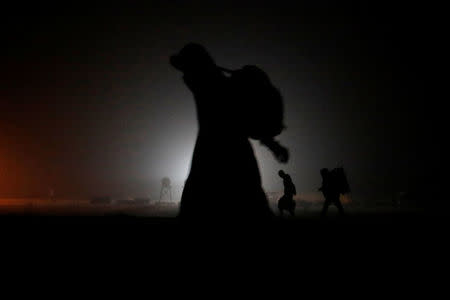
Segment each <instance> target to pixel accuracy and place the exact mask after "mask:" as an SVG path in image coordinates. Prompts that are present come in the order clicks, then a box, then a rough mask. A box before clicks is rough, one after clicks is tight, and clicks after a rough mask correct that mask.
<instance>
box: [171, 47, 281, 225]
mask: <svg viewBox="0 0 450 300" xmlns="http://www.w3.org/2000/svg"><path fill="white" fill-rule="evenodd" d="M170 62H171V64H172V66H173V67H175V68H176V69H177V70H179V71H181V72H182V73H183V80H184V83H185V84H186V86H187V87H188V88H189V89H190V91H191V92H192V94H193V96H194V100H195V104H196V108H197V120H198V135H197V140H196V143H195V147H194V152H193V156H192V161H191V168H190V172H189V175H188V178H187V180H186V183H185V186H184V189H183V193H182V197H181V202H180V209H179V214H178V217H179V218H180V219H181V220H194V221H197V220H204V219H208V220H210V221H213V220H214V221H216V220H218V221H228V220H229V221H230V222H233V223H234V222H235V221H238V220H241V221H243V220H245V221H247V220H269V219H272V218H273V216H274V214H273V212H272V210H271V209H270V207H269V204H268V201H267V198H266V195H265V193H264V191H263V189H262V186H261V178H260V173H259V169H258V165H257V161H256V158H255V155H254V152H253V149H252V146H251V144H250V141H249V137H251V132H250V129H249V126H248V124H251V123H253V121H252V120H251V119H249V118H250V116H251V115H252V114H249V113H248V112H249V110H250V109H251V110H253V111H254V114H257V112H258V107H252V105H251V104H252V103H254V102H252V101H253V100H254V101H257V100H258V99H253V98H252V99H249V98H248V93H247V92H246V91H247V90H248V89H247V90H246V89H245V80H243V81H239V77H236V76H234V74H238V75H239V74H241V75H242V74H243V73H242V72H238V71H236V72H235V73H234V71H231V70H226V69H224V68H220V67H219V66H217V65H216V64H215V62H214V60H213V59H212V57H211V56H210V54H209V53H208V52H207V50H206V49H205V48H204V47H203V46H202V45H199V44H195V43H189V44H187V45H185V46H184V47H183V48H182V49H181V50H180V52H179V53H177V54H175V55H172V56H171V58H170ZM246 70H249V69H246ZM252 70H253V69H252ZM226 73H228V74H226ZM230 74H231V76H230ZM240 84H242V85H240ZM266 94H267V93H266ZM255 95H258V90H255ZM267 123H270V121H267ZM256 138H258V139H259V140H260V141H261V143H262V144H264V145H266V146H267V147H269V149H271V150H272V151H273V153H274V155H275V156H276V157H277V158H278V159H279V160H280V161H282V162H286V161H287V159H288V152H287V150H286V149H285V148H284V147H283V146H281V145H279V144H278V142H276V141H275V140H274V139H273V134H272V136H270V134H269V135H267V136H264V135H261V136H258V137H256ZM231 191H233V193H231ZM236 195H237V196H236Z"/></svg>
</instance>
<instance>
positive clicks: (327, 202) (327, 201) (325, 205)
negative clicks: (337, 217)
mask: <svg viewBox="0 0 450 300" xmlns="http://www.w3.org/2000/svg"><path fill="white" fill-rule="evenodd" d="M329 205H330V201H329V200H328V199H325V202H324V203H323V208H322V211H321V213H320V216H321V217H325V215H326V214H327V211H328V206H329Z"/></svg>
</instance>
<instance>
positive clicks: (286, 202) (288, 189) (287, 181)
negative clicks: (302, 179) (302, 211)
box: [278, 170, 297, 216]
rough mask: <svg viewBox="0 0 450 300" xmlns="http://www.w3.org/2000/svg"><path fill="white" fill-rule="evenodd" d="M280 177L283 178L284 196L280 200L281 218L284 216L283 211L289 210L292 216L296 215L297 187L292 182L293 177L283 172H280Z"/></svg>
mask: <svg viewBox="0 0 450 300" xmlns="http://www.w3.org/2000/svg"><path fill="white" fill-rule="evenodd" d="M278 175H279V176H280V177H281V178H283V185H284V195H283V196H282V197H281V198H280V200H278V210H279V211H280V216H283V211H284V210H287V211H288V212H289V213H290V214H291V216H294V215H295V205H296V203H295V201H294V195H296V194H297V191H296V189H295V185H294V183H293V182H292V179H291V176H290V175H289V174H286V173H285V172H284V171H283V170H280V171H278Z"/></svg>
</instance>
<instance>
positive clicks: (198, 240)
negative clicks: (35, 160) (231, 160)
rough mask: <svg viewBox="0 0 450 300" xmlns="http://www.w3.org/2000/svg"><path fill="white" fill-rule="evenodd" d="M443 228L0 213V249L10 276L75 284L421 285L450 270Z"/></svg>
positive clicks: (368, 219) (411, 219) (397, 218)
mask: <svg viewBox="0 0 450 300" xmlns="http://www.w3.org/2000/svg"><path fill="white" fill-rule="evenodd" d="M448 225H449V218H448V216H447V215H446V214H444V213H435V212H414V213H413V212H408V213H405V212H404V213H399V212H397V213H396V212H392V213H353V214H349V215H347V216H346V217H344V218H341V217H339V216H337V215H330V216H329V217H327V218H325V219H321V218H319V217H318V216H317V214H311V215H309V216H307V215H302V216H299V217H297V218H295V219H285V220H281V219H278V220H275V221H273V222H267V223H258V224H255V223H246V224H238V223H236V222H234V221H233V220H230V222H227V224H210V223H202V222H199V223H195V224H186V223H182V222H180V221H179V220H177V219H176V218H173V217H166V218H162V217H161V218H158V217H136V216H127V215H108V216H44V215H3V216H0V229H1V232H2V234H1V245H2V248H1V249H0V251H1V253H2V257H3V258H5V259H4V261H5V262H8V261H9V262H11V263H12V265H13V269H17V264H18V263H20V264H22V265H25V267H26V270H30V269H31V270H35V271H36V272H37V273H40V272H42V271H43V270H47V269H48V268H49V265H52V268H54V266H56V268H58V270H59V271H58V272H64V273H72V272H74V271H73V270H77V272H79V273H80V274H82V275H81V276H83V277H80V278H87V277H89V276H90V277H91V280H93V281H92V282H94V283H95V282H96V281H97V280H101V278H105V276H111V274H113V277H114V278H113V279H114V280H115V281H111V282H116V281H119V282H120V281H121V280H122V279H123V278H130V276H134V275H136V274H141V275H139V276H140V278H142V279H147V278H148V276H156V277H158V278H161V276H164V280H165V281H166V278H167V280H170V278H177V279H180V278H182V279H183V281H185V280H193V281H194V282H196V284H198V278H199V277H198V276H202V278H203V280H210V281H211V282H213V283H217V282H218V281H217V278H218V276H223V277H225V278H226V280H232V279H236V278H240V280H241V281H242V282H246V281H247V279H248V278H249V277H252V278H260V280H269V279H270V280H269V282H273V281H272V278H277V279H279V280H280V279H281V280H287V278H288V277H289V279H291V280H292V281H293V282H295V286H303V283H302V282H301V281H299V280H300V279H299V278H308V280H312V281H313V282H316V283H320V284H322V283H323V282H324V280H325V281H326V280H331V279H330V276H331V278H334V279H333V280H335V279H338V280H340V281H341V282H345V284H347V285H350V286H353V284H354V282H357V281H358V280H359V281H363V282H365V283H366V284H369V285H370V286H372V285H376V286H378V285H383V286H384V285H386V284H387V283H393V284H394V283H395V284H397V281H398V280H399V279H402V278H408V282H411V281H409V278H416V279H417V278H421V281H422V280H423V279H424V276H425V277H429V276H430V274H434V273H433V272H434V271H433V272H431V270H432V269H435V268H437V267H438V268H444V269H447V268H449V267H450V264H449V259H448V257H449V256H450V251H449V250H450V246H449V243H448V236H449V233H448V228H449V227H450V226H448ZM5 251H6V253H5ZM60 268H62V270H61V269H60ZM123 269H127V270H128V271H126V272H124V271H122V270H123ZM20 270H25V269H20ZM53 270H54V269H53ZM119 270H120V271H119ZM420 270H426V272H425V271H420ZM292 271H295V273H291V272H292ZM27 272H28V271H27ZM92 272H94V273H92ZM105 273H106V274H105ZM55 274H60V273H55ZM99 274H101V275H99ZM133 274H134V275H133ZM161 274H164V275H161ZM417 276H419V277H417ZM388 278H390V279H388ZM167 282H170V281H167ZM205 282H206V281H205ZM208 282H209V281H208ZM292 284H294V283H292ZM246 286H247V285H246ZM257 287H258V289H259V288H262V287H260V286H259V285H257ZM274 288H276V286H274ZM296 290H297V289H296V288H293V290H291V291H296Z"/></svg>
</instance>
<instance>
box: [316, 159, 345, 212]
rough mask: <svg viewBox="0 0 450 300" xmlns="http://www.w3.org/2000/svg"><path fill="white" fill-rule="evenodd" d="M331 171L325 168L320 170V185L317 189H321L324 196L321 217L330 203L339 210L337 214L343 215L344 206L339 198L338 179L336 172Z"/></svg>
mask: <svg viewBox="0 0 450 300" xmlns="http://www.w3.org/2000/svg"><path fill="white" fill-rule="evenodd" d="M333 171H334V170H333ZM333 171H330V170H328V169H327V168H323V169H321V170H320V175H322V186H321V187H320V188H319V191H322V194H323V196H324V197H325V202H324V204H323V208H322V212H321V214H320V215H321V216H322V217H324V216H325V215H326V213H327V211H328V206H330V204H334V205H336V207H337V209H338V210H339V214H340V215H341V216H343V215H344V208H343V207H342V204H341V201H340V199H339V197H340V195H341V192H340V187H339V181H338V180H337V178H336V174H335V173H336V172H333Z"/></svg>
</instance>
